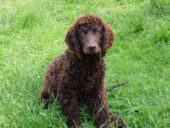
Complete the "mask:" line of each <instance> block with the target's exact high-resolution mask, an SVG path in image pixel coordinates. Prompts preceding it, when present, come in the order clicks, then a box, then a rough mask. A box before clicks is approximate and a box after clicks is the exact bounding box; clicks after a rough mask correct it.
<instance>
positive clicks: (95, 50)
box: [41, 14, 125, 128]
mask: <svg viewBox="0 0 170 128" xmlns="http://www.w3.org/2000/svg"><path fill="white" fill-rule="evenodd" d="M113 40H114V34H113V32H112V30H111V28H110V27H109V26H108V25H107V24H106V23H105V22H104V21H103V20H102V19H101V18H99V17H98V16H96V15H91V14H88V15H85V16H81V17H79V18H78V19H77V21H76V22H75V23H74V24H73V25H72V26H71V27H70V28H69V30H68V32H67V34H66V37H65V42H66V44H67V45H68V49H66V51H65V53H64V54H63V55H61V56H60V57H57V58H56V59H55V60H54V61H53V62H52V63H51V64H50V65H49V66H48V69H47V71H46V74H45V82H44V87H43V90H42V92H41V100H42V101H43V102H44V103H45V104H44V107H46V108H48V99H49V98H50V95H54V97H58V99H59V103H60V104H61V108H62V111H63V113H64V115H65V116H66V118H67V126H68V128H76V127H81V123H80V114H79V105H80V104H81V103H84V102H87V104H88V107H89V111H90V112H91V113H92V114H93V115H94V116H95V121H96V124H97V127H102V128H106V127H109V125H110V124H111V122H112V121H113V122H115V123H116V125H117V126H119V127H123V126H125V123H124V122H123V120H122V119H121V118H117V117H115V116H113V115H111V114H110V113H109V110H108V104H107V96H106V88H105V84H104V77H105V64H104V60H103V58H102V57H104V56H105V54H106V51H107V50H108V49H109V48H110V47H111V46H112V42H113ZM117 120H120V121H117Z"/></svg>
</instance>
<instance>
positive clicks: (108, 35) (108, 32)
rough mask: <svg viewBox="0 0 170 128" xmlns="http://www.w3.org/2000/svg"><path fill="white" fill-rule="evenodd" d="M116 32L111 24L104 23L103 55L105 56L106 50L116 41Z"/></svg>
mask: <svg viewBox="0 0 170 128" xmlns="http://www.w3.org/2000/svg"><path fill="white" fill-rule="evenodd" d="M114 38H115V36H114V33H113V31H112V29H111V27H110V26H109V25H107V24H106V23H103V51H102V56H105V54H106V51H107V50H108V49H109V48H110V47H111V46H112V44H113V41H114Z"/></svg>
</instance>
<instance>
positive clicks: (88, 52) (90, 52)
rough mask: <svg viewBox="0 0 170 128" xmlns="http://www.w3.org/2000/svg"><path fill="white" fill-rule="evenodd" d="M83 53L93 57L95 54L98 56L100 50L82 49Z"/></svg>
mask: <svg viewBox="0 0 170 128" xmlns="http://www.w3.org/2000/svg"><path fill="white" fill-rule="evenodd" d="M83 52H84V53H85V54H89V55H95V54H98V53H99V52H100V49H86V48H83Z"/></svg>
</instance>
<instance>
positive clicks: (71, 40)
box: [64, 25, 78, 50]
mask: <svg viewBox="0 0 170 128" xmlns="http://www.w3.org/2000/svg"><path fill="white" fill-rule="evenodd" d="M77 40H78V39H77V35H76V28H75V27H74V25H72V26H71V27H70V28H69V30H68V31H67V34H66V36H65V40H64V41H65V42H66V44H67V46H68V47H69V48H70V49H72V50H76V49H77V47H78V44H77V43H78V42H77Z"/></svg>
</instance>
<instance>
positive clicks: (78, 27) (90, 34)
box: [65, 14, 114, 56]
mask: <svg viewBox="0 0 170 128" xmlns="http://www.w3.org/2000/svg"><path fill="white" fill-rule="evenodd" d="M113 40H114V34H113V32H112V30H111V28H110V27H109V26H108V25H107V24H106V23H105V22H104V21H103V20H102V19H101V18H99V17H98V16H96V15H91V14H88V15H84V16H81V17H79V18H78V19H77V21H76V22H75V23H74V24H73V25H72V26H71V27H70V28H69V30H68V32H67V34H66V37H65V42H66V43H67V45H68V47H69V48H70V49H72V50H74V51H76V52H78V53H79V52H82V53H83V54H89V55H93V54H101V55H102V56H104V55H105V53H106V51H107V49H109V48H110V47H111V46H112V42H113Z"/></svg>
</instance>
